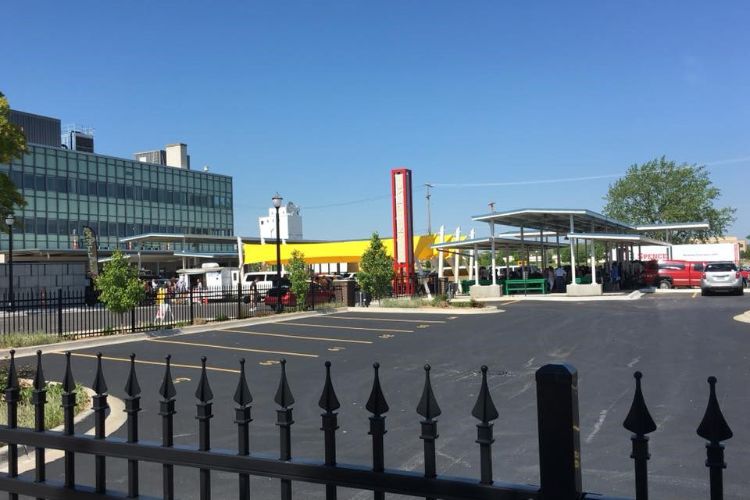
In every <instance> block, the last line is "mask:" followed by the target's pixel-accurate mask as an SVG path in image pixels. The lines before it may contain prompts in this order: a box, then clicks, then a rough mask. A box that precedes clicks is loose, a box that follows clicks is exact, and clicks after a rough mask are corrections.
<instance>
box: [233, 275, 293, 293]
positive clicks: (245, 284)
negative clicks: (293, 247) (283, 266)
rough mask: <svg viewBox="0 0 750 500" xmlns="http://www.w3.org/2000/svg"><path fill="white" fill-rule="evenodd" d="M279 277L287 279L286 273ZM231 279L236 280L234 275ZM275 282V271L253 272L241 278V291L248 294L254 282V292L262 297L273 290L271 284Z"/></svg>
mask: <svg viewBox="0 0 750 500" xmlns="http://www.w3.org/2000/svg"><path fill="white" fill-rule="evenodd" d="M281 277H282V278H289V276H288V275H287V273H281ZM232 279H233V280H234V279H236V277H235V275H234V273H233V274H232ZM275 280H276V272H275V271H255V272H250V273H245V275H244V276H243V277H242V291H243V293H248V292H250V290H252V283H253V281H254V282H255V289H256V291H257V292H259V293H260V294H261V295H264V294H265V293H266V292H267V291H268V290H270V289H271V288H273V283H274V281H275ZM235 283H236V282H235ZM235 286H236V284H235Z"/></svg>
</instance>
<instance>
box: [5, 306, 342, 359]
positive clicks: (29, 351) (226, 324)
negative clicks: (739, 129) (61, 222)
mask: <svg viewBox="0 0 750 500" xmlns="http://www.w3.org/2000/svg"><path fill="white" fill-rule="evenodd" d="M344 310H346V308H343V307H339V308H330V309H321V310H318V311H306V312H300V313H289V314H275V315H273V316H263V317H260V318H247V319H238V320H227V321H213V322H210V323H206V324H205V325H194V326H186V327H183V328H173V329H168V330H167V329H165V330H151V331H148V332H140V333H126V334H121V335H109V336H106V337H92V338H88V339H79V340H69V341H67V342H59V343H57V344H43V345H39V346H28V347H19V348H16V359H18V358H27V357H29V356H36V351H38V350H41V351H42V352H44V353H53V352H65V351H77V350H80V349H91V348H94V347H103V346H109V345H117V344H127V343H128V342H140V341H142V340H148V339H152V338H168V337H176V336H178V335H187V334H192V333H202V332H208V331H213V330H223V329H225V328H236V327H241V326H252V325H262V324H267V323H278V322H281V321H288V320H290V319H305V318H312V317H315V316H321V315H324V314H331V313H334V312H340V311H344ZM7 351H10V348H8V349H7V350H6V352H7ZM0 359H10V356H9V355H8V354H3V356H2V357H1V358H0Z"/></svg>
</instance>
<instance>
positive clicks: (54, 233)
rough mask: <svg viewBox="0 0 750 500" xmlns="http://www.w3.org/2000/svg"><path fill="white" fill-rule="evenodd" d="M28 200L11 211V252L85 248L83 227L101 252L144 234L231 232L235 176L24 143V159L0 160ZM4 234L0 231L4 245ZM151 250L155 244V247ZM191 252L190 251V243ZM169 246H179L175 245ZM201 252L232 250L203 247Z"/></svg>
mask: <svg viewBox="0 0 750 500" xmlns="http://www.w3.org/2000/svg"><path fill="white" fill-rule="evenodd" d="M0 172H4V173H6V174H8V175H9V176H10V178H11V180H12V181H13V183H14V184H15V185H16V187H18V189H19V190H20V191H21V193H22V194H23V196H24V198H25V199H26V203H27V205H26V206H25V207H23V209H20V210H17V211H16V214H15V215H16V220H17V223H16V225H15V226H14V238H13V244H14V249H17V250H21V249H28V250H31V249H38V250H45V249H51V250H63V249H76V248H84V245H83V244H82V242H81V235H82V228H83V226H89V227H91V228H93V229H94V231H95V232H96V234H97V237H98V242H99V248H100V249H101V250H114V249H115V248H118V245H119V239H120V238H123V237H126V236H133V235H137V234H144V233H167V234H196V235H213V236H231V235H233V234H234V227H233V208H232V206H233V205H232V178H231V177H229V176H226V175H219V174H214V173H209V172H201V171H192V170H188V169H184V168H174V167H168V166H163V165H155V164H150V163H142V162H139V161H134V160H128V159H124V158H113V157H110V156H104V155H99V154H95V153H84V152H80V151H71V150H68V149H65V148H60V147H52V146H48V145H39V144H29V145H28V150H27V152H26V154H24V156H23V158H21V159H18V160H14V161H12V162H11V163H10V164H0ZM7 238H8V236H7V235H6V234H2V235H1V236H0V245H1V246H2V248H7V247H8V241H7ZM152 249H153V250H156V248H152ZM192 249H194V248H192ZM169 250H178V251H179V250H182V248H180V244H175V248H169ZM200 250H201V251H208V252H210V251H217V252H220V251H227V250H230V251H231V250H232V247H231V246H230V247H229V248H227V245H201V248H200Z"/></svg>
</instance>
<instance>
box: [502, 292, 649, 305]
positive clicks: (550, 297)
mask: <svg viewBox="0 0 750 500" xmlns="http://www.w3.org/2000/svg"><path fill="white" fill-rule="evenodd" d="M641 297H643V292H641V291H640V290H635V291H633V292H631V293H629V294H628V295H597V296H592V297H586V296H582V297H568V296H566V295H562V294H559V295H558V294H547V295H510V296H503V297H500V298H497V299H493V302H500V301H503V302H506V303H508V302H521V301H536V302H600V301H603V302H608V301H623V300H638V299H640V298H641Z"/></svg>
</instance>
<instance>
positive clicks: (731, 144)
mask: <svg viewBox="0 0 750 500" xmlns="http://www.w3.org/2000/svg"><path fill="white" fill-rule="evenodd" d="M2 13H3V19H4V22H3V29H2V30H0V47H2V48H3V58H2V61H3V62H2V71H0V90H2V91H3V92H4V93H5V94H6V95H7V97H8V98H9V99H10V102H11V106H13V107H15V108H17V109H21V110H25V111H30V112H35V113H39V114H45V115H50V116H55V117H59V118H61V119H62V121H63V123H72V122H75V123H80V124H84V125H86V126H89V127H94V128H95V129H96V148H97V151H98V152H100V153H103V154H111V155H115V156H125V157H131V155H132V153H133V152H135V151H139V150H144V149H156V148H159V147H162V146H163V145H164V144H167V143H172V142H177V141H181V142H186V143H188V144H189V151H190V154H191V157H192V162H193V168H200V167H202V166H203V165H209V166H210V168H211V170H212V171H214V172H218V173H224V174H229V175H232V176H233V177H234V195H235V229H236V231H237V232H238V233H240V234H243V235H257V233H258V228H257V217H258V216H260V215H263V214H264V213H265V212H266V210H267V207H268V206H270V198H271V196H272V195H273V194H274V192H276V191H278V192H280V193H281V194H282V196H283V197H284V199H285V200H290V201H293V202H295V203H296V204H298V205H301V206H302V208H303V212H302V213H303V217H304V219H303V220H304V230H305V237H307V238H332V239H333V238H351V237H367V236H368V235H369V233H370V232H371V231H373V230H378V231H380V232H381V234H385V235H389V234H390V232H391V226H390V216H391V214H390V202H389V194H390V183H389V172H390V169H391V168H394V167H399V166H405V167H408V168H411V169H412V170H413V181H414V187H415V193H414V205H415V214H414V222H415V226H416V229H417V230H418V231H419V232H424V231H425V229H426V224H427V216H426V207H425V200H424V194H425V192H424V188H423V187H422V185H423V184H424V183H427V182H430V183H433V184H435V185H436V187H435V188H434V189H433V192H432V195H433V196H432V223H433V228H436V227H437V226H439V225H440V224H444V225H445V226H446V227H447V228H448V229H449V230H451V231H452V230H453V229H454V228H455V227H456V226H458V225H460V226H461V227H462V229H463V230H468V229H469V228H470V227H472V223H471V219H470V216H471V215H474V214H478V213H483V212H485V211H486V210H487V203H488V202H490V201H494V202H496V207H497V209H498V210H506V209H515V208H521V207H566V208H590V209H593V210H597V211H598V210H600V209H601V207H602V197H603V195H604V194H605V193H606V190H607V187H608V185H609V183H610V182H612V181H613V180H614V179H615V177H614V176H616V175H617V174H621V173H623V172H624V171H625V170H626V169H627V167H628V166H629V165H631V164H633V163H642V162H644V161H648V160H650V159H652V158H655V157H659V156H662V155H666V156H667V157H668V158H670V159H674V160H676V161H678V162H688V163H699V164H707V165H708V166H709V169H710V172H711V178H712V180H713V181H714V183H715V184H716V186H717V187H719V188H720V189H721V191H722V199H721V200H720V206H727V205H728V206H733V207H736V208H737V209H738V211H737V222H736V223H735V225H734V226H733V227H732V230H731V234H736V235H738V236H745V235H746V234H748V233H750V223H748V219H749V218H750V202H749V201H748V200H749V199H750V175H748V174H750V141H748V137H749V135H748V132H750V127H749V125H750V97H749V96H750V93H749V92H748V91H750V64H749V63H750V60H749V59H750V58H749V57H748V47H750V30H748V29H747V26H748V21H750V19H749V18H750V6H748V4H747V3H746V2H744V1H739V0H738V1H735V2H729V1H727V2H705V1H685V0H682V1H661V2H651V1H633V2H614V1H612V2H607V1H585V2H584V1H582V2H559V1H534V2H510V1H506V2H502V1H497V0H488V1H473V0H469V1H437V0H431V1H427V0H423V1H409V0H401V1H386V0H384V1H377V2H375V1H369V2H365V1H356V0H347V1H344V0H339V1H322V0H316V1H295V2H291V1H282V0H275V1H267V2H228V1H224V2H205V1H202V2H189V1H180V2H178V1H159V2H149V1H136V0H134V1H128V2H101V1H77V2H72V3H70V2H69V3H60V2H56V1H28V2H7V3H6V4H5V5H4V6H3V10H2ZM605 176H607V177H605ZM592 177H597V178H593V179H592ZM582 178H586V179H582ZM564 179H568V180H567V181H561V180H564ZM570 179H576V180H570ZM540 181H542V182H540ZM550 181H558V182H550ZM500 183H510V184H509V185H498V184H500ZM461 184H472V185H473V186H456V185H461ZM477 184H484V185H477ZM476 227H477V229H478V230H479V232H480V234H486V232H487V228H486V227H482V226H476Z"/></svg>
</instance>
